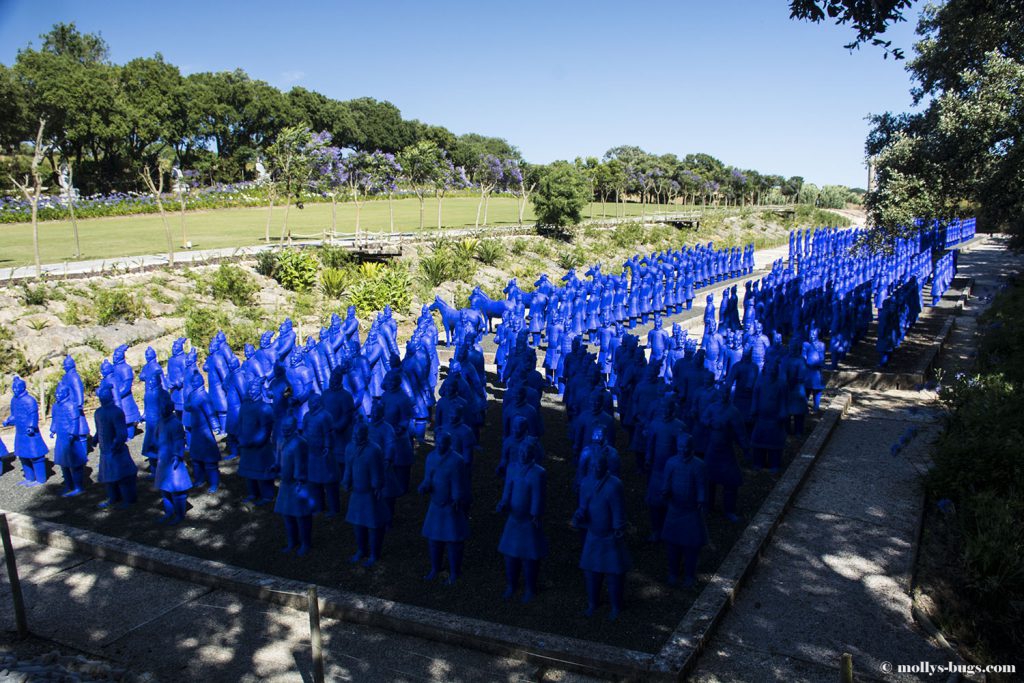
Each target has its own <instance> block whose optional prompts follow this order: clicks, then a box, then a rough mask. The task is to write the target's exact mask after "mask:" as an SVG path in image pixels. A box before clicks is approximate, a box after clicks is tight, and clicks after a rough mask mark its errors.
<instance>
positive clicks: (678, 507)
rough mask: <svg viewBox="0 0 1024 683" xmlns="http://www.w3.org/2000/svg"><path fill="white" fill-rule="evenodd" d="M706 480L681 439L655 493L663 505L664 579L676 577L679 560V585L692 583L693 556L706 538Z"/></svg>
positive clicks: (687, 586) (698, 464)
mask: <svg viewBox="0 0 1024 683" xmlns="http://www.w3.org/2000/svg"><path fill="white" fill-rule="evenodd" d="M706 486H707V481H706V478H705V475H704V463H703V462H701V461H700V460H698V459H697V458H695V457H693V452H692V451H691V450H690V448H689V445H688V444H687V443H686V442H685V441H681V442H680V443H679V449H678V451H677V452H676V455H674V456H673V457H671V458H669V461H668V463H666V464H665V472H664V474H663V476H662V480H661V485H660V487H659V491H658V493H659V495H660V496H661V498H662V500H664V501H665V504H666V506H667V509H666V514H665V523H664V525H663V526H662V528H661V539H662V540H663V541H664V542H665V547H666V549H667V550H668V582H669V584H670V585H675V584H676V583H677V582H678V581H679V564H680V560H682V563H683V587H685V588H689V587H690V586H692V585H693V583H694V580H695V579H696V575H697V557H698V555H699V553H700V549H701V548H702V547H704V546H705V545H706V544H707V542H708V532H707V524H706V523H705V521H704V506H705V495H706Z"/></svg>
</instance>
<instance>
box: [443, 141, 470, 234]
mask: <svg viewBox="0 0 1024 683" xmlns="http://www.w3.org/2000/svg"><path fill="white" fill-rule="evenodd" d="M470 185H471V183H470V182H469V178H467V177H466V169H464V168H463V167H462V166H456V165H455V164H453V163H452V160H451V159H449V158H448V156H447V155H444V160H443V162H442V165H441V172H440V173H438V174H437V175H436V176H435V177H434V198H435V199H437V229H438V230H439V231H440V230H441V205H442V204H443V203H444V195H445V193H446V192H448V191H449V190H463V189H465V188H467V187H469V186H470Z"/></svg>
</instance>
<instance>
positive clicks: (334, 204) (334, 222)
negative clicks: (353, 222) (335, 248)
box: [331, 192, 338, 242]
mask: <svg viewBox="0 0 1024 683" xmlns="http://www.w3.org/2000/svg"><path fill="white" fill-rule="evenodd" d="M336 234H338V198H337V197H336V196H335V195H334V193H333V192H332V193H331V241H332V242H333V241H334V236H335V235H336Z"/></svg>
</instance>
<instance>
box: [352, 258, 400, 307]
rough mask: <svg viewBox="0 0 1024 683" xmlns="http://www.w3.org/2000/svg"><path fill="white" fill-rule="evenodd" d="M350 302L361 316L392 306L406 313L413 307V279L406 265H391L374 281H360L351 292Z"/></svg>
mask: <svg viewBox="0 0 1024 683" xmlns="http://www.w3.org/2000/svg"><path fill="white" fill-rule="evenodd" d="M348 298H349V302H350V303H351V304H352V305H353V306H355V307H356V311H357V312H358V313H359V315H369V314H372V313H375V312H377V311H379V310H381V309H382V308H384V306H387V305H390V306H391V308H392V309H394V310H395V312H397V313H405V312H407V311H408V310H409V306H410V305H412V278H411V277H410V276H409V269H408V268H407V267H406V266H405V265H404V264H391V265H389V266H387V267H385V268H383V269H382V270H381V274H380V275H379V276H378V277H376V278H374V279H367V280H360V281H359V282H357V283H356V284H355V285H353V286H352V288H351V289H350V290H349V294H348Z"/></svg>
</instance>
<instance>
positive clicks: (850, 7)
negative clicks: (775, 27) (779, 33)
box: [789, 0, 914, 59]
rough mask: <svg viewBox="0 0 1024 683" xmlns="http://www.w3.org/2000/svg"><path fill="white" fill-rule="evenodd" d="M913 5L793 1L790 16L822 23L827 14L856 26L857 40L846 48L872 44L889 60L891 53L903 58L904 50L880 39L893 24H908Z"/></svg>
mask: <svg viewBox="0 0 1024 683" xmlns="http://www.w3.org/2000/svg"><path fill="white" fill-rule="evenodd" d="M913 4H914V3H913V0H791V2H790V3H789V10H790V12H789V16H790V18H791V19H803V20H806V21H811V22H814V23H818V22H821V21H824V20H825V17H826V15H827V16H828V18H829V19H835V23H836V24H837V25H840V24H852V25H853V28H854V29H855V30H856V32H857V37H856V39H854V40H853V41H851V42H850V43H847V44H846V45H845V47H846V49H848V50H853V49H855V48H858V47H860V46H861V45H862V44H863V43H867V42H870V43H871V44H872V45H876V46H879V47H882V48H883V49H884V50H885V56H886V57H888V56H889V55H890V54H891V55H892V56H893V57H894V58H896V59H903V51H902V50H901V49H899V48H892V41H890V40H883V39H882V38H879V36H880V35H882V34H883V33H885V31H886V29H887V28H888V27H889V26H891V25H892V24H895V23H897V22H900V21H905V19H904V17H903V13H904V12H905V11H906V10H908V9H910V6H911V5H913Z"/></svg>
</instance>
